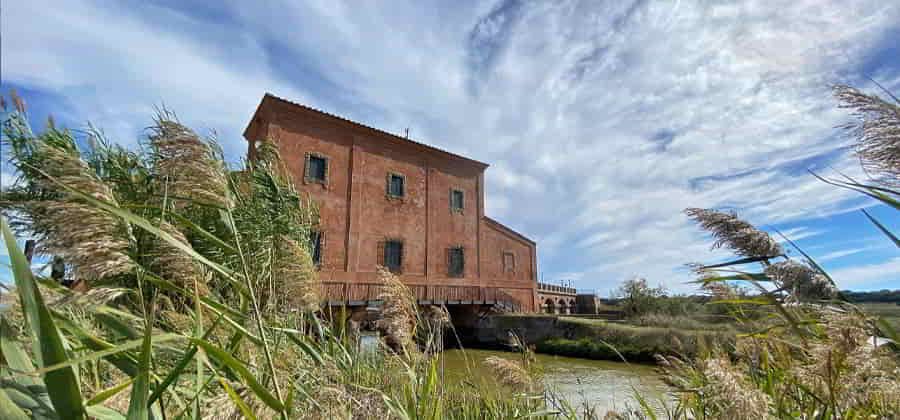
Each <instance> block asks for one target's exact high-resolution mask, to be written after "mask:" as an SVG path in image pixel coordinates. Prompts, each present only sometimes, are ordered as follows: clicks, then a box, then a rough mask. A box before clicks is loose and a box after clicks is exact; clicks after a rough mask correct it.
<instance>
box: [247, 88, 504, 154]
mask: <svg viewBox="0 0 900 420" xmlns="http://www.w3.org/2000/svg"><path fill="white" fill-rule="evenodd" d="M266 98H271V99H272V100H275V101H278V102H281V103H283V104H286V105H289V106H293V107H297V108H299V109H301V110H304V111H307V112H314V113H317V114H320V115H323V116H326V117H329V118H332V119H334V120H337V121H340V122H343V123H345V124H350V125H352V126H355V127H359V128H362V129H365V130H371V131H374V132H376V133H379V134H383V135H387V136H389V137H390V138H392V139H394V140H396V141H403V142H409V143H412V144H414V145H416V146H419V147H423V148H426V149H429V150H431V151H434V152H438V153H441V154H444V155H449V156H451V157H454V158H456V159H461V160H464V161H468V162H471V163H474V164H476V165H478V166H481V167H482V168H487V167H488V166H489V165H488V164H487V163H484V162H480V161H477V160H475V159H471V158H467V157H465V156H461V155H458V154H456V153H453V152H448V151H446V150H444V149H440V148H437V147H434V146H429V145H427V144H425V143H421V142H417V141H413V140H410V139H408V138H405V137H400V136H398V135H396V134H393V133H389V132H387V131H384V130H381V129H378V128H375V127H371V126H368V125H365V124H362V123H359V122H356V121H353V120H350V119H347V118H344V117H341V116H339V115H334V114H332V113H329V112H325V111H322V110H320V109H316V108H313V107H310V106H307V105H303V104H300V103H297V102H294V101H290V100H287V99H284V98H281V97H278V96H275V95H273V94H271V93H268V92H266V95H265V97H263V102H265V100H266ZM260 106H261V105H260Z"/></svg>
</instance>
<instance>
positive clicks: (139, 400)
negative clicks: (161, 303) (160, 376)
mask: <svg viewBox="0 0 900 420" xmlns="http://www.w3.org/2000/svg"><path fill="white" fill-rule="evenodd" d="M152 337H153V330H152V328H151V327H150V324H149V323H147V325H146V326H145V327H144V340H143V343H142V345H141V357H140V359H139V360H140V364H139V371H138V375H137V377H135V379H134V384H133V385H132V387H131V401H130V402H129V403H128V420H147V419H149V418H150V407H149V404H148V400H149V398H150V356H151V352H152V351H153V339H152Z"/></svg>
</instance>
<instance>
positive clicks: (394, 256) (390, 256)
mask: <svg viewBox="0 0 900 420" xmlns="http://www.w3.org/2000/svg"><path fill="white" fill-rule="evenodd" d="M384 267H385V268H387V269H388V270H391V271H392V272H394V273H399V272H401V271H402V269H403V242H401V241H397V240H388V241H385V242H384Z"/></svg>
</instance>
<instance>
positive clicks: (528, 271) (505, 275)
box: [481, 218, 537, 310]
mask: <svg viewBox="0 0 900 420" xmlns="http://www.w3.org/2000/svg"><path fill="white" fill-rule="evenodd" d="M482 223H483V226H484V229H483V235H482V240H481V269H482V273H481V275H482V278H484V279H485V280H489V281H490V283H491V284H492V285H496V286H501V287H506V288H509V290H510V293H511V294H513V295H514V297H516V298H517V299H518V300H519V301H520V302H528V304H529V305H531V306H532V307H533V306H534V300H535V296H534V287H535V278H536V276H535V270H536V269H537V267H536V262H535V260H536V258H535V257H536V255H535V246H534V243H533V242H530V241H528V240H526V239H525V238H521V237H520V236H519V235H518V234H517V233H515V232H512V231H510V230H509V229H508V228H506V227H505V226H503V225H500V224H499V223H497V222H494V221H492V220H490V219H486V218H485V219H483V222H482ZM504 254H506V255H504ZM510 257H511V258H510ZM504 258H506V259H507V261H506V262H504ZM510 262H512V264H509V263H510ZM529 310H531V309H529Z"/></svg>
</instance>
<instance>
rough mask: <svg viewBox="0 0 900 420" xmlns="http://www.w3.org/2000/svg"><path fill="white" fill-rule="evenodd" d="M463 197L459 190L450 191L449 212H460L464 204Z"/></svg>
mask: <svg viewBox="0 0 900 420" xmlns="http://www.w3.org/2000/svg"><path fill="white" fill-rule="evenodd" d="M463 199H464V195H463V192H462V191H460V190H450V210H452V211H462V209H463V206H464V205H465V203H464V202H463Z"/></svg>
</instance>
